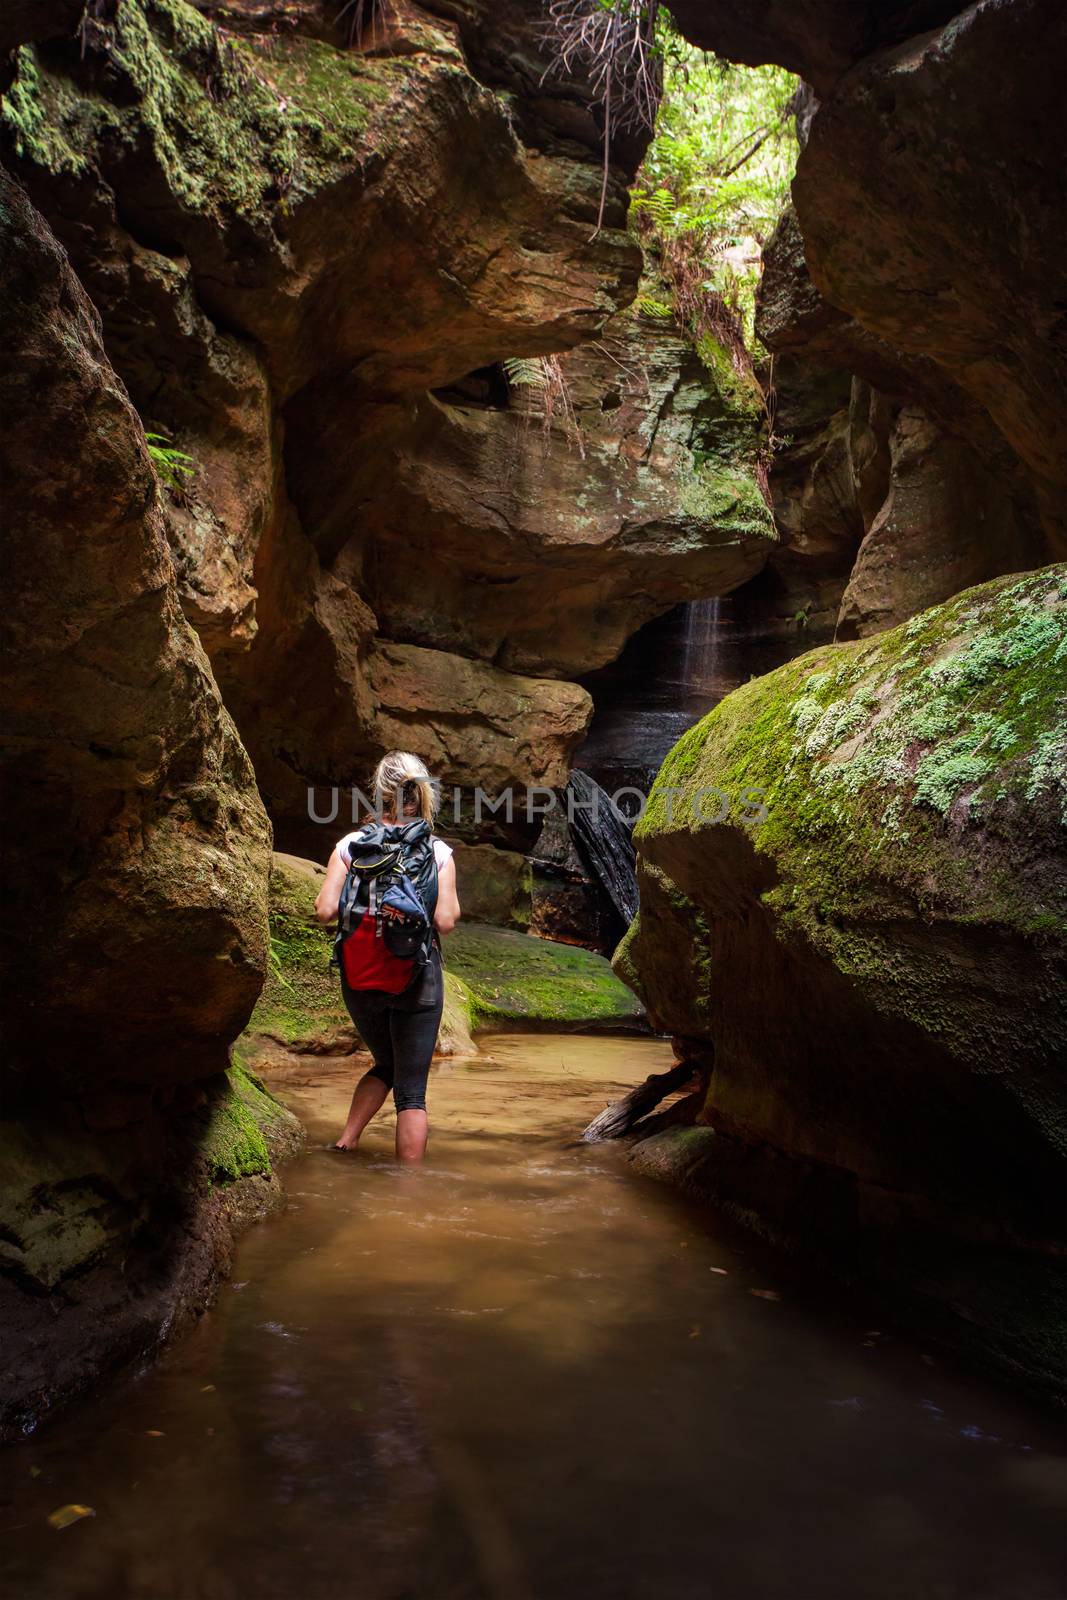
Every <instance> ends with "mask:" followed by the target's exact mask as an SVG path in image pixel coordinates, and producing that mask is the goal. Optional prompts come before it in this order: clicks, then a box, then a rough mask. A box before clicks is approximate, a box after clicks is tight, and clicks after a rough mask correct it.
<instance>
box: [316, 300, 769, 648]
mask: <svg viewBox="0 0 1067 1600" xmlns="http://www.w3.org/2000/svg"><path fill="white" fill-rule="evenodd" d="M539 384H540V385H542V386H543V387H539ZM546 412H547V417H546V415H545V413H546ZM762 420H763V400H762V396H761V395H760V392H759V389H758V387H757V386H756V384H755V382H754V380H753V379H752V378H751V376H749V375H746V374H738V373H737V372H735V370H734V369H733V366H732V364H731V361H730V357H729V355H728V353H727V352H726V351H725V350H724V349H722V348H721V347H720V346H719V345H718V344H717V343H716V342H715V341H714V340H713V339H712V337H711V336H710V335H708V336H707V337H706V338H705V339H704V340H703V341H702V342H701V346H700V350H699V352H698V351H697V350H695V349H694V348H693V344H692V341H691V340H690V339H688V338H687V337H684V336H683V335H682V334H681V333H680V332H678V331H676V330H675V329H674V328H673V326H672V325H669V324H668V325H667V326H666V327H665V326H664V325H663V324H662V323H661V322H656V321H654V320H653V319H651V318H646V317H643V316H635V315H633V314H631V313H623V314H622V315H620V316H618V317H616V318H614V319H613V320H612V321H611V322H609V323H608V324H607V326H606V327H605V329H604V331H603V333H602V335H601V337H600V338H599V339H598V340H596V341H594V342H593V343H592V344H589V345H586V346H584V347H583V348H581V349H579V350H576V351H572V352H570V353H569V354H567V355H565V356H563V357H562V358H561V359H560V361H559V363H558V368H557V370H556V372H555V373H553V374H544V373H542V372H539V371H538V369H537V368H536V367H535V366H531V370H530V371H529V373H528V375H526V381H524V382H520V383H518V384H514V385H513V384H511V383H509V381H508V378H507V376H506V373H505V372H504V370H502V369H497V370H495V371H494V370H493V369H487V370H484V371H482V372H477V373H472V374H470V375H468V376H467V378H466V379H464V380H463V381H462V382H460V383H457V384H455V385H453V386H451V387H450V388H448V389H445V390H441V391H438V393H437V394H436V395H431V396H428V397H426V398H425V399H424V400H423V401H422V402H420V404H419V405H418V407H417V409H416V411H415V414H414V417H413V419H412V420H411V422H410V423H409V425H408V426H407V428H406V430H405V431H403V432H401V431H400V430H399V428H398V429H397V434H396V442H395V444H394V447H393V448H392V449H391V450H384V451H383V452H382V453H381V455H380V456H379V457H375V456H371V457H370V459H369V460H368V461H367V462H366V463H365V464H364V465H363V466H362V468H361V470H360V471H359V472H358V474H355V475H353V474H352V472H351V471H347V472H346V471H345V466H346V458H345V455H344V453H343V450H342V448H341V440H340V437H339V436H338V437H337V441H336V442H337V451H336V453H335V454H334V462H335V466H334V468H333V470H332V471H328V472H327V473H325V474H323V473H321V472H320V471H318V469H317V468H316V467H315V466H314V465H312V466H311V467H310V468H309V469H305V468H304V467H302V466H301V467H298V468H297V469H295V472H294V475H291V477H290V490H291V492H292V494H293V496H294V499H295V501H296V503H297V505H298V507H299V509H300V512H301V517H302V521H303V524H304V526H305V527H306V528H307V530H308V532H309V535H310V536H311V537H312V538H313V539H315V540H316V541H317V542H318V543H319V548H320V550H322V541H323V540H325V541H326V547H327V551H329V550H330V549H331V548H333V547H334V546H335V544H336V540H337V539H338V538H339V537H340V534H339V533H338V531H337V530H338V529H339V528H343V527H345V526H347V527H349V528H353V529H354V530H355V531H354V532H353V533H352V535H351V537H349V538H348V539H347V540H345V542H344V543H343V544H340V545H337V546H336V548H337V555H336V559H335V560H334V563H333V569H332V570H333V571H334V572H335V573H337V574H338V575H340V576H343V577H345V578H347V579H348V580H349V581H350V582H352V583H353V584H354V585H355V586H356V587H358V588H359V589H360V592H361V593H363V594H364V595H365V596H366V598H367V600H368V602H369V603H370V605H371V606H372V608H373V609H374V611H375V614H376V615H377V617H378V620H379V624H380V626H381V628H382V631H383V632H384V633H385V634H386V636H387V637H390V638H395V639H410V640H414V641H416V642H418V643H422V644H432V645H436V646H437V647H438V648H440V649H444V650H458V651H460V652H461V653H463V654H472V655H477V656H481V657H483V658H485V659H487V660H490V661H493V662H494V663H495V664H496V665H497V666H500V667H504V668H506V669H507V670H509V671H513V672H520V673H536V674H546V675H551V676H560V677H565V676H576V675H579V674H581V673H584V672H588V671H590V670H591V669H592V668H595V667H598V666H601V665H603V664H604V663H605V662H607V661H610V660H612V659H613V658H614V657H615V656H616V655H617V654H618V653H619V651H620V649H621V648H622V646H623V644H624V643H625V641H626V639H627V638H628V637H629V635H630V634H631V633H633V632H634V630H635V629H636V628H637V627H639V626H640V625H641V624H642V623H644V622H646V621H648V620H649V619H650V618H651V617H653V616H656V615H658V614H659V613H661V612H663V611H665V610H667V609H668V608H669V607H670V606H671V605H673V604H676V603H677V602H678V601H681V600H688V599H692V598H695V597H698V596H703V595H708V594H724V593H727V592H729V591H730V590H731V589H734V588H736V587H737V586H738V585H739V584H741V583H743V582H744V581H745V580H746V579H748V578H750V577H751V576H752V575H753V574H754V573H756V572H758V571H759V569H760V568H761V567H762V566H763V564H764V562H765V561H766V559H767V554H768V552H769V551H770V550H771V549H773V546H774V540H775V533H774V525H773V522H772V520H771V517H770V514H769V512H768V510H767V507H766V505H765V504H764V502H763V499H762V496H761V494H760V491H759V488H758V486H757V482H756V476H755V461H756V454H757V447H758V443H759V434H760V426H761V423H762ZM304 428H305V424H304V423H300V424H297V425H295V427H294V428H293V430H292V435H291V436H292V438H293V440H294V444H295V443H296V442H297V441H298V440H299V441H301V442H302V441H303V440H304V438H305V433H304ZM372 431H374V429H373V423H372ZM308 444H309V449H308V450H303V449H296V450H295V452H294V454H295V456H296V459H297V460H298V461H309V462H311V463H314V453H313V451H312V450H311V449H310V441H308ZM411 556H414V557H415V560H414V562H412V560H411V559H410V557H411Z"/></svg>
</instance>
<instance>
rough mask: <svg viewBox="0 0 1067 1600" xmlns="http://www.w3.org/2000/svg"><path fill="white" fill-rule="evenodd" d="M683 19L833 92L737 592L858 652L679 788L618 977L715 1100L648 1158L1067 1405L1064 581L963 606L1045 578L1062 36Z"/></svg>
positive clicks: (802, 668) (745, 704)
mask: <svg viewBox="0 0 1067 1600" xmlns="http://www.w3.org/2000/svg"><path fill="white" fill-rule="evenodd" d="M675 10H676V14H677V17H678V20H679V22H680V24H681V25H682V27H683V28H684V29H685V30H686V32H687V33H688V34H689V36H690V37H691V38H693V39H694V40H695V41H696V42H698V43H701V44H704V45H706V46H708V47H710V48H713V49H720V50H724V51H726V52H727V53H729V54H733V55H736V56H738V57H739V58H740V59H743V60H746V61H750V62H759V61H766V60H773V61H780V62H783V63H787V64H790V65H792V66H794V67H795V68H796V69H797V70H800V71H802V72H803V73H804V74H805V76H806V77H807V78H808V80H809V81H810V82H811V83H813V84H814V86H815V88H816V91H817V93H818V95H819V97H820V99H819V104H818V106H817V108H816V110H815V114H814V117H813V120H812V122H811V126H810V133H809V136H808V139H807V143H806V145H805V147H804V149H803V150H802V152H801V155H800V160H799V165H798V170H797V175H796V180H795V183H794V186H793V198H794V206H795V209H794V210H793V211H791V212H789V213H787V215H786V217H785V218H783V220H782V223H781V224H780V227H779V229H778V232H777V234H776V236H775V238H774V239H773V240H772V241H771V243H770V245H769V247H768V250H767V252H766V271H765V274H764V280H763V283H762V286H761V291H760V305H759V321H760V327H761V331H762V334H763V337H764V339H765V340H766V343H767V345H768V347H769V348H770V350H771V352H772V354H773V362H772V366H771V371H770V374H769V377H770V381H771V384H772V387H773V388H774V389H775V390H776V391H777V394H776V404H777V410H776V415H775V429H776V432H777V433H778V435H779V439H778V451H777V455H776V459H775V464H774V466H773V467H772V471H771V486H772V496H773V498H774V503H775V512H776V518H777V521H778V527H779V533H780V536H781V537H780V544H779V547H778V549H777V550H776V551H774V552H773V553H772V555H771V559H770V569H769V572H768V573H765V574H764V575H763V576H762V577H761V578H760V579H759V580H757V584H759V585H763V586H764V587H763V590H762V591H761V592H762V595H763V602H764V605H765V615H766V616H767V617H769V618H770V619H771V622H772V624H773V622H774V619H775V617H776V616H777V618H778V621H779V622H781V620H782V619H783V618H784V617H785V616H786V615H787V614H788V612H789V611H790V610H791V609H792V608H793V607H797V608H801V607H802V608H804V611H805V612H807V613H810V615H811V616H812V618H813V620H814V621H815V622H816V624H817V629H818V632H821V633H822V635H823V636H824V637H826V638H829V637H830V636H831V634H834V635H836V637H837V639H839V640H849V639H853V640H855V639H857V636H858V639H859V642H856V643H838V644H831V645H827V646H825V647H824V648H823V649H821V650H819V651H816V652H815V653H814V654H812V655H806V656H804V657H802V658H801V659H800V660H798V661H796V662H794V663H793V664H792V665H790V666H788V667H784V668H782V669H780V670H779V671H778V672H775V673H772V674H771V675H770V676H769V677H766V678H764V679H760V680H756V681H755V682H753V683H752V684H750V685H749V686H748V687H747V688H743V689H740V690H738V691H736V692H735V693H734V694H733V695H731V696H729V697H728V698H727V699H726V700H725V701H724V702H723V703H722V705H721V706H719V707H718V708H717V709H715V710H714V711H712V712H711V714H710V715H709V716H708V717H707V718H705V720H704V721H703V722H702V723H700V724H699V725H698V726H697V727H695V728H694V729H693V730H691V732H690V733H689V734H687V735H686V736H685V737H684V738H683V739H682V741H681V742H680V743H679V744H678V745H677V746H676V747H675V749H674V750H673V752H672V753H671V755H670V757H669V758H668V760H667V762H666V763H665V764H664V767H663V770H662V772H661V774H660V777H659V779H658V781H657V788H656V791H655V795H654V798H653V803H652V805H651V806H650V808H649V811H648V814H647V815H646V817H645V819H644V820H643V822H642V823H641V825H640V826H639V828H638V845H639V878H640V882H641V911H640V915H639V918H638V921H637V922H636V923H635V924H634V926H633V928H632V929H631V932H630V934H629V936H628V938H627V940H626V941H625V942H624V944H623V946H622V948H621V950H620V952H619V955H618V958H617V960H618V964H619V967H620V970H621V971H622V972H623V973H624V975H626V976H627V977H628V979H629V980H630V981H631V982H633V983H634V984H635V985H636V987H637V988H638V990H639V992H640V993H641V994H642V995H643V996H644V997H645V999H646V1001H647V1003H648V1005H649V1007H650V1011H651V1013H652V1014H653V1016H654V1017H658V1019H659V1021H660V1023H661V1025H662V1026H664V1027H665V1028H667V1029H669V1030H671V1031H673V1032H675V1033H676V1034H678V1035H680V1036H682V1038H683V1039H684V1040H685V1044H684V1046H683V1048H685V1049H687V1050H689V1051H690V1052H691V1053H692V1054H693V1056H694V1059H695V1060H699V1061H701V1062H702V1064H703V1066H704V1069H705V1072H706V1073H710V1078H709V1087H708V1090H707V1095H706V1099H705V1102H704V1105H703V1109H702V1111H701V1113H700V1115H699V1117H698V1121H697V1125H696V1126H694V1127H690V1128H689V1129H686V1130H683V1131H681V1132H676V1133H673V1134H672V1133H669V1132H667V1133H662V1134H659V1135H657V1136H654V1137H653V1138H652V1139H650V1140H649V1141H648V1142H647V1144H643V1145H639V1146H638V1147H637V1151H636V1160H637V1162H638V1164H639V1165H640V1166H641V1167H642V1168H643V1170H645V1171H649V1172H652V1173H654V1174H656V1175H659V1176H671V1177H674V1178H675V1179H677V1180H679V1181H681V1182H683V1183H684V1184H685V1185H687V1186H688V1187H690V1188H691V1189H692V1190H693V1191H694V1192H697V1193H700V1194H703V1195H706V1196H710V1197H712V1198H714V1199H715V1200H716V1201H717V1202H718V1203H720V1204H725V1205H726V1206H728V1207H730V1208H732V1209H734V1210H735V1211H736V1212H738V1213H739V1214H740V1215H742V1216H744V1217H745V1219H746V1220H747V1221H749V1222H751V1223H753V1224H754V1225H755V1226H756V1227H758V1228H760V1229H762V1230H763V1231H764V1232H766V1233H769V1234H770V1235H771V1236H773V1237H775V1238H777V1239H779V1240H781V1241H784V1242H787V1243H788V1244H790V1245H791V1246H793V1247H800V1248H803V1249H804V1250H806V1251H809V1252H814V1253H815V1254H818V1255H821V1256H822V1257H823V1258H824V1259H826V1260H828V1261H830V1262H831V1263H832V1264H833V1265H834V1266H835V1268H836V1269H837V1270H843V1271H844V1272H845V1273H846V1274H847V1275H848V1276H850V1277H853V1278H859V1279H863V1280H865V1281H870V1282H879V1283H880V1284H881V1286H882V1289H883V1291H884V1289H885V1288H886V1286H887V1285H892V1288H893V1293H894V1295H895V1297H896V1301H897V1304H898V1306H900V1307H901V1308H910V1309H911V1310H912V1311H914V1307H915V1306H916V1305H917V1304H918V1305H920V1306H921V1307H922V1310H921V1313H920V1316H921V1319H922V1322H923V1326H924V1327H926V1328H927V1329H928V1330H933V1331H936V1332H937V1333H938V1334H939V1335H940V1336H941V1337H943V1338H944V1339H945V1340H946V1341H947V1342H949V1343H951V1344H953V1345H955V1346H956V1347H957V1348H960V1347H962V1348H966V1349H968V1350H969V1351H970V1352H971V1353H972V1354H977V1355H979V1356H980V1357H981V1358H982V1359H983V1360H985V1361H987V1362H991V1363H993V1364H995V1365H998V1366H999V1367H1000V1368H1001V1369H1002V1370H1008V1371H1011V1372H1012V1373H1014V1374H1015V1375H1016V1376H1017V1377H1019V1376H1021V1377H1023V1378H1024V1379H1025V1380H1026V1381H1029V1382H1031V1383H1033V1384H1034V1385H1036V1386H1038V1387H1041V1388H1043V1389H1045V1390H1046V1391H1048V1390H1053V1391H1057V1392H1062V1373H1063V1349H1062V1326H1063V1320H1062V1267H1061V1261H1062V1250H1063V1236H1062V1227H1061V1213H1062V1207H1061V1205H1060V1203H1059V1199H1058V1198H1057V1197H1058V1196H1061V1195H1062V1190H1063V1179H1064V1172H1063V1159H1064V1143H1065V1141H1064V1126H1063V1066H1064V1061H1065V1059H1067V1036H1065V1023H1064V1015H1063V996H1064V993H1065V992H1067V973H1065V948H1067V905H1065V900H1064V828H1065V826H1067V814H1065V813H1064V810H1063V800H1064V795H1065V793H1067V745H1065V742H1064V737H1063V729H1064V726H1065V725H1067V678H1065V668H1067V617H1065V613H1064V594H1065V588H1064V583H1065V569H1064V567H1063V566H1062V564H1061V565H1059V566H1051V567H1048V568H1045V569H1044V570H1042V571H1039V572H1037V573H1035V574H1034V575H1033V576H1032V577H1029V578H1022V579H1020V578H1018V577H1008V578H1003V577H1002V578H999V579H998V580H997V581H995V582H992V583H988V582H987V583H985V584H984V585H982V586H980V587H978V588H971V589H967V588H964V586H965V585H967V584H973V583H981V580H983V579H989V578H996V576H997V575H998V574H1005V573H1007V574H1011V573H1016V572H1018V571H1019V570H1020V569H1024V570H1025V569H1027V568H1031V567H1034V566H1036V565H1039V564H1040V563H1041V562H1044V561H1049V560H1052V559H1053V558H1055V557H1057V556H1060V555H1062V553H1063V548H1064V546H1063V517H1062V509H1063V503H1064V496H1063V489H1064V482H1063V472H1064V462H1065V461H1067V454H1065V453H1064V451H1063V449H1062V442H1057V441H1058V434H1059V430H1060V428H1061V426H1062V420H1063V397H1064V389H1065V386H1064V371H1063V355H1064V350H1063V338H1062V305H1063V303H1064V274H1063V265H1062V263H1063V253H1062V244H1061V240H1062V232H1061V224H1062V216H1063V190H1062V175H1063V171H1064V164H1063V159H1062V158H1063V141H1062V135H1061V132H1060V122H1059V114H1058V94H1059V90H1058V88H1057V80H1058V76H1059V74H1058V69H1057V66H1056V65H1055V63H1056V60H1057V57H1058V56H1061V55H1062V48H1061V47H1062V28H1063V21H1064V19H1063V14H1062V9H1061V8H1060V7H1058V6H1054V5H1052V4H1046V3H1042V0H1020V3H1018V4H1014V3H1012V4H1003V3H995V0H979V3H977V4H974V5H971V6H968V7H966V8H957V7H955V6H953V5H951V4H950V5H945V6H938V5H929V6H923V5H901V6H892V7H874V6H860V5H856V6H847V7H843V6H840V5H836V4H834V3H832V0H825V3H819V0H811V3H807V4H804V5H800V6H793V7H786V6H773V5H772V6H768V7H760V8H758V9H757V8H752V7H738V6H731V5H722V6H707V7H696V6H689V5H688V4H685V3H684V0H679V4H678V5H677V7H676V8H675ZM1057 40H1058V41H1059V42H1060V48H1058V47H1057V44H1056V41H1057ZM1057 218H1059V219H1060V220H1059V221H1057ZM774 406H775V399H774V397H772V410H773V408H774ZM961 588H964V592H963V593H962V594H960V593H959V591H960V589H961ZM952 596H957V598H956V599H951V598H950V597H952ZM939 601H940V602H944V603H942V604H940V605H937V604H935V603H936V602H939ZM928 607H932V609H926V608H928ZM909 618H911V619H912V620H910V621H909V620H908V619H909ZM887 629H888V631H885V630H887ZM872 635H873V636H875V637H870V636H872ZM816 636H818V633H817V634H816ZM865 636H867V637H865ZM749 786H755V787H757V788H758V789H759V790H760V791H761V795H760V797H759V798H760V799H761V800H762V803H763V805H764V806H765V807H766V810H765V812H764V811H761V810H760V809H759V808H758V807H757V806H755V805H749V806H748V807H747V808H745V807H744V806H741V805H739V804H738V800H739V796H740V794H741V792H742V791H743V790H744V789H745V788H746V787H749ZM672 789H674V790H675V791H676V793H675V795H674V796H673V799H672V798H671V797H670V796H669V791H670V790H672ZM704 789H716V790H717V789H722V790H724V791H726V793H727V795H728V797H729V799H730V801H731V806H732V809H731V811H730V814H729V816H728V817H726V819H725V820H724V821H723V822H722V823H719V824H716V823H714V822H713V821H712V819H713V818H714V817H716V816H718V815H719V814H720V809H719V808H720V802H719V799H718V797H717V796H710V795H705V796H704V797H703V798H701V791H702V790H704ZM702 810H703V811H704V812H705V813H706V815H705V816H702V815H701V811H702ZM679 952H680V954H679ZM754 997H758V999H755V998H754ZM904 1314H905V1315H907V1311H906V1310H905V1312H904Z"/></svg>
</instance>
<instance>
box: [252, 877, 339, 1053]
mask: <svg viewBox="0 0 1067 1600" xmlns="http://www.w3.org/2000/svg"><path fill="white" fill-rule="evenodd" d="M320 881H321V879H318V878H316V877H314V876H313V875H312V874H311V872H310V871H308V872H300V871H299V870H297V869H294V868H293V867H291V866H288V865H285V864H284V863H282V862H281V861H279V860H278V858H275V864H274V866H273V867H272V869H271V877H270V961H269V964H268V968H267V977H266V981H265V983H264V985H263V990H262V993H261V994H260V997H259V1000H258V1001H257V1002H256V1008H255V1010H254V1011H253V1013H252V1016H251V1018H250V1020H249V1023H248V1027H247V1028H246V1030H245V1036H246V1038H255V1037H256V1036H257V1035H266V1036H267V1037H268V1038H271V1039H277V1040H278V1042H279V1043H280V1044H284V1045H306V1044H310V1043H313V1042H315V1041H321V1040H324V1039H328V1038H329V1037H330V1036H331V1035H332V1034H335V1033H344V1034H349V1033H350V1032H351V1028H352V1023H351V1019H350V1018H349V1015H348V1012H347V1011H346V1010H345V1006H344V1001H343V1000H342V999H341V987H340V983H339V981H338V978H337V974H336V973H335V972H334V971H333V969H332V968H331V967H330V955H331V952H332V948H333V936H332V934H331V933H329V932H328V931H327V930H326V929H325V928H323V927H321V926H320V925H319V923H318V921H317V920H316V918H315V896H316V894H317V893H318V884H319V882H320Z"/></svg>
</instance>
